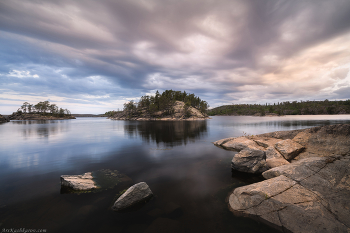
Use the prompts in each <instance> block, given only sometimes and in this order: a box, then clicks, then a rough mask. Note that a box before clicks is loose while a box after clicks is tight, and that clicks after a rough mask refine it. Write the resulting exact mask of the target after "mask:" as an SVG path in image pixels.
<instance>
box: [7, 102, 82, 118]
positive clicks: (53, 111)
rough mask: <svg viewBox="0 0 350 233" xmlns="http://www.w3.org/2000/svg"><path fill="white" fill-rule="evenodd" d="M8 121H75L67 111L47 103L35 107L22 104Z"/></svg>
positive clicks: (40, 103) (26, 103)
mask: <svg viewBox="0 0 350 233" xmlns="http://www.w3.org/2000/svg"><path fill="white" fill-rule="evenodd" d="M8 119H9V120H64V119H75V117H74V116H72V115H71V112H70V111H69V110H68V109H63V108H59V107H58V106H57V105H56V104H50V102H49V101H43V102H39V103H37V104H35V105H33V104H30V103H28V102H24V103H23V105H22V106H21V107H19V108H18V109H17V111H16V112H14V113H12V114H11V115H10V116H9V117H8Z"/></svg>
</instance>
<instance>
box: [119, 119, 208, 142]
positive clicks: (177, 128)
mask: <svg viewBox="0 0 350 233" xmlns="http://www.w3.org/2000/svg"><path fill="white" fill-rule="evenodd" d="M124 132H125V133H127V134H128V135H129V136H130V137H136V136H140V137H141V138H142V140H143V141H145V142H151V141H153V142H156V143H157V144H159V143H164V144H165V145H166V146H170V147H173V146H179V145H183V144H185V145H186V144H187V143H188V142H191V141H194V139H199V138H201V137H202V136H203V135H206V133H207V121H167V122H159V121H156V122H152V121H145V122H130V124H125V125H124Z"/></svg>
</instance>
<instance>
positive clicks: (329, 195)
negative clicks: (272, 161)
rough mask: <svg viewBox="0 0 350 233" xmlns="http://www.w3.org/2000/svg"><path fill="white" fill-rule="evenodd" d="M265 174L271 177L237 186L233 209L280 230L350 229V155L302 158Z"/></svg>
mask: <svg viewBox="0 0 350 233" xmlns="http://www.w3.org/2000/svg"><path fill="white" fill-rule="evenodd" d="M263 176H264V177H265V178H268V180H265V181H262V182H259V183H255V184H251V185H248V186H244V187H240V188H237V189H235V190H234V192H233V193H232V194H231V195H230V198H229V205H230V207H231V208H232V211H239V212H241V213H244V214H247V215H256V216H259V217H260V218H261V219H264V220H266V221H268V222H270V223H272V224H273V226H275V227H276V228H278V229H280V230H281V231H284V230H288V231H291V232H315V233H316V232H350V202H349V201H350V156H344V157H332V158H310V159H303V160H300V161H299V162H298V163H294V164H289V165H284V166H281V167H277V168H274V169H270V170H268V171H266V172H264V173H263Z"/></svg>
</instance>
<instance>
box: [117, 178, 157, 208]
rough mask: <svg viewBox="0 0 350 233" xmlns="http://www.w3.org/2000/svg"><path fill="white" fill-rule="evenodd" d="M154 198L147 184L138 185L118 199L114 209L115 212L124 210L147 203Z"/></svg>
mask: <svg viewBox="0 0 350 233" xmlns="http://www.w3.org/2000/svg"><path fill="white" fill-rule="evenodd" d="M152 196H153V193H152V191H151V189H150V188H149V187H148V185H147V184H146V183H145V182H141V183H137V184H135V185H133V186H131V187H130V188H129V189H128V190H126V192H125V193H124V194H123V195H121V196H120V197H119V198H118V200H117V201H116V202H115V203H114V205H113V207H112V209H113V210H114V211H120V210H124V209H127V208H130V207H132V206H134V205H136V204H139V203H140V202H143V201H146V200H148V199H149V198H151V197H152Z"/></svg>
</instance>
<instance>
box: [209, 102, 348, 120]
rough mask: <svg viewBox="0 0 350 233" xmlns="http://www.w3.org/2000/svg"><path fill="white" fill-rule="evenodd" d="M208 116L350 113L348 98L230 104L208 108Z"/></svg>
mask: <svg viewBox="0 0 350 233" xmlns="http://www.w3.org/2000/svg"><path fill="white" fill-rule="evenodd" d="M207 114H208V115H209V116H215V115H226V116H231V115H233V116H235V115H245V116H253V115H255V116H265V115H278V116H281V115H332V114H350V99H349V100H345V101H342V100H339V101H330V100H327V99H326V100H324V101H300V102H297V101H293V102H289V101H286V102H278V103H277V104H276V103H274V104H262V105H261V104H232V105H224V106H220V107H216V108H213V109H210V110H208V112H207Z"/></svg>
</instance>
